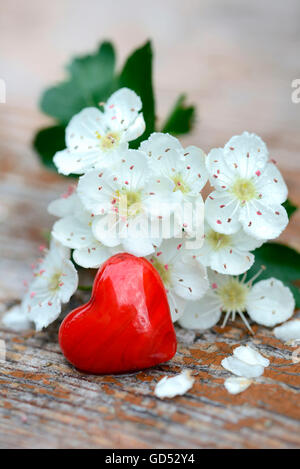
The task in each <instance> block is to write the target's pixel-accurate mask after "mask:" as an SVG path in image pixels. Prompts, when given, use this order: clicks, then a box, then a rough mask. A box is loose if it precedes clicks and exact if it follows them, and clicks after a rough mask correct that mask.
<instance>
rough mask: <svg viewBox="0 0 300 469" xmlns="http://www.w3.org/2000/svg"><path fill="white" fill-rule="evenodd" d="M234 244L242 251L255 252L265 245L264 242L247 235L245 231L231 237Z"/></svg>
mask: <svg viewBox="0 0 300 469" xmlns="http://www.w3.org/2000/svg"><path fill="white" fill-rule="evenodd" d="M231 239H232V244H233V246H235V247H236V248H237V249H239V250H240V251H254V249H257V248H259V247H260V246H262V245H263V243H264V241H263V240H261V239H257V238H254V237H253V236H249V235H247V234H246V233H245V232H244V230H240V231H238V232H237V233H234V234H232V235H231Z"/></svg>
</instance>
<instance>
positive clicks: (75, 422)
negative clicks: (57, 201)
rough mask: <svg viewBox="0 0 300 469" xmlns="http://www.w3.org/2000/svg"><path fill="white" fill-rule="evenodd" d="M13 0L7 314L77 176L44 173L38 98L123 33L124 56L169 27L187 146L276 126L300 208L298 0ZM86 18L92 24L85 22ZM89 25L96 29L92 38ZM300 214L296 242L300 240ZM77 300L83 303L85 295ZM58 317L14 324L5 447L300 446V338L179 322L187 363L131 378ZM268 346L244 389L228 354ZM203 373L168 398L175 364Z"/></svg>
mask: <svg viewBox="0 0 300 469" xmlns="http://www.w3.org/2000/svg"><path fill="white" fill-rule="evenodd" d="M88 3H89V8H87V2H86V1H84V0H52V2H51V3H45V2H40V1H38V0H28V1H27V2H20V1H17V0H2V2H1V15H0V42H1V51H0V63H1V69H0V78H2V79H4V80H5V82H6V84H7V103H6V104H0V315H1V314H2V313H3V312H4V311H5V310H6V309H7V308H8V307H9V305H11V304H13V303H14V302H15V301H16V300H18V299H20V298H21V296H22V294H23V291H24V286H23V281H24V280H27V279H28V278H30V275H31V272H30V264H31V263H33V262H34V260H35V259H36V257H37V256H38V246H39V245H40V244H41V243H42V242H43V233H44V232H45V231H47V230H49V229H50V228H51V226H52V223H53V221H54V219H53V218H52V217H51V216H50V215H49V214H47V212H46V206H47V204H48V202H49V201H50V200H52V199H54V198H56V197H57V196H58V195H59V194H60V193H62V192H64V191H65V189H66V185H67V184H68V182H67V181H66V180H65V179H63V178H61V177H59V176H58V175H55V174H52V173H49V172H47V171H45V170H44V169H42V168H41V166H40V165H39V163H38V160H37V158H36V156H35V155H34V153H33V151H32V149H31V141H32V138H33V135H34V132H35V131H36V130H37V129H38V128H40V127H43V126H45V125H48V124H50V123H51V120H50V119H48V118H46V117H45V116H42V115H41V114H40V113H39V111H38V109H37V103H38V98H39V96H40V94H41V92H42V90H43V89H44V88H45V87H47V86H48V85H49V84H51V83H53V82H55V81H57V80H59V79H61V78H62V77H63V65H64V64H65V63H66V61H67V60H69V57H70V56H71V55H72V54H74V53H78V52H79V53H84V52H86V51H88V50H93V49H95V47H96V45H97V43H98V42H99V41H100V40H103V39H104V38H109V39H110V38H111V39H112V40H113V41H114V42H115V44H116V46H117V49H118V51H119V55H120V57H119V63H121V62H122V61H123V60H124V58H125V57H126V55H128V53H129V52H130V51H131V50H132V49H133V48H135V47H136V46H137V45H139V44H141V43H143V42H144V41H145V40H146V39H148V38H149V37H151V38H153V41H154V47H155V51H156V60H155V73H154V78H155V83H156V95H157V98H158V100H157V101H158V109H157V114H158V118H159V122H162V120H163V118H164V116H165V115H166V114H167V112H168V109H169V108H170V106H171V104H172V103H173V101H175V99H176V97H177V96H178V94H179V93H180V92H182V91H186V92H187V94H188V96H189V99H190V101H192V102H194V103H195V104H196V105H197V107H198V109H199V112H198V120H197V122H196V126H195V130H194V132H193V134H192V135H191V136H189V137H185V138H184V139H183V140H184V142H186V143H188V144H190V143H193V144H196V145H199V146H200V147H202V148H203V149H204V150H205V151H207V150H209V148H211V147H214V146H223V145H224V143H225V142H226V141H227V140H228V138H230V136H231V135H233V134H236V133H240V132H242V131H243V130H245V129H247V130H249V131H255V132H257V133H258V134H260V135H261V136H262V137H263V139H264V140H265V141H266V142H267V144H268V147H269V148H270V153H271V155H272V157H274V158H275V159H276V160H277V161H278V164H279V167H280V169H282V170H283V174H284V176H285V178H286V181H287V184H288V186H289V190H290V196H291V198H292V200H294V201H295V202H297V203H298V204H300V186H299V177H300V164H299V151H300V145H299V124H300V104H298V105H296V104H294V103H292V101H291V82H292V80H293V79H295V78H299V46H300V24H299V21H298V18H299V13H300V4H299V2H298V1H297V0H285V2H283V3H280V2H277V3H276V4H275V3H274V2H273V0H265V1H264V2H260V1H259V0H254V1H252V2H251V3H249V2H248V3H247V4H246V2H240V1H239V0H226V1H225V0H213V1H211V0H209V1H208V0H202V1H199V0H189V1H188V2H182V1H181V0H163V1H162V0H153V1H152V2H150V3H149V2H148V3H147V2H142V3H141V2H138V1H137V0H127V1H126V2H123V0H115V1H114V2H111V3H109V2H108V3H107V2H104V1H102V0H101V1H99V0H89V2H88ZM83 18H84V22H83ZM78 31H80V32H82V31H84V33H83V34H82V33H80V34H78ZM299 225H300V214H298V215H296V216H295V217H293V220H292V222H291V223H290V226H289V228H288V229H287V230H286V232H285V233H284V234H283V236H282V237H281V239H282V240H284V241H285V242H288V243H290V244H291V245H293V246H294V247H296V248H300V241H299V236H298V234H299ZM84 300H85V298H83V297H82V296H77V297H76V298H75V299H74V301H73V302H72V304H71V306H70V307H73V306H74V302H75V303H76V302H77V303H78V302H80V301H84ZM56 329H57V326H54V327H53V328H52V329H51V330H50V331H47V332H43V333H39V334H34V333H28V334H15V333H12V332H9V331H7V330H4V329H3V328H2V329H0V340H4V341H5V344H6V348H7V359H6V361H2V362H1V364H0V447H1V448H30V447H32V448H81V447H82V448H96V447H108V448H112V447H114V448H136V447H140V448H154V447H157V448H161V447H168V448H181V447H182V448H184V447H188V448H197V447H201V448H206V447H213V448H224V447H225V448H294V447H295V448H296V447H297V448H299V447H300V436H299V435H300V431H299V430H300V428H299V427H300V424H299V422H300V406H299V390H300V378H299V376H300V369H299V364H297V363H296V364H294V363H293V362H292V353H293V351H294V350H295V349H293V348H291V347H288V346H285V345H283V344H282V343H281V342H279V341H278V340H276V339H275V338H274V337H273V335H272V332H271V331H270V330H268V329H264V328H257V329H256V335H255V337H254V338H251V337H249V336H248V334H247V331H246V330H245V328H244V327H243V325H241V324H240V323H237V324H234V325H232V324H230V325H229V326H228V327H227V328H226V329H225V331H223V330H221V329H220V328H215V329H213V330H212V331H208V332H206V333H205V334H202V335H199V334H198V335H195V334H194V333H192V332H184V331H183V330H180V329H178V337H179V349H178V353H177V355H176V357H175V358H174V360H172V362H170V363H168V364H165V365H162V366H159V367H157V368H155V369H151V370H148V371H144V372H140V373H136V374H132V375H126V376H106V377H96V376H87V375H83V374H81V373H79V372H78V371H76V370H75V369H74V368H72V367H70V366H69V365H68V364H67V363H66V362H65V360H64V358H63V356H62V355H61V353H60V350H59V346H58V343H57V333H56ZM244 343H253V344H254V345H255V346H256V347H257V348H258V349H259V350H260V351H261V352H262V353H263V354H265V355H266V356H267V357H268V358H269V359H270V360H271V366H270V367H269V368H268V369H266V371H265V374H264V376H263V377H261V378H259V379H258V380H257V381H256V383H255V384H253V385H252V386H251V387H250V388H249V389H248V390H247V391H246V392H244V393H242V394H240V395H238V396H231V395H229V394H228V393H227V391H226V390H225V388H224V387H223V382H224V379H225V378H226V377H227V376H228V373H226V372H225V370H223V369H222V367H221V366H220V362H221V360H222V358H224V357H225V356H227V355H229V354H230V353H231V352H232V349H233V348H234V347H235V346H236V345H239V344H244ZM182 368H190V369H191V370H192V371H193V373H194V374H195V377H196V383H195V386H194V387H193V389H192V390H191V391H190V392H189V393H188V394H187V395H185V396H182V397H177V398H175V399H173V400H170V401H160V400H158V399H156V398H155V397H154V395H153V388H154V385H155V383H156V382H157V381H158V380H159V379H160V378H161V377H162V376H164V375H173V374H174V373H176V372H179V371H180V370H181V369H182Z"/></svg>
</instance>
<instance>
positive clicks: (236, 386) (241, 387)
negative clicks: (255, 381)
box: [224, 377, 252, 394]
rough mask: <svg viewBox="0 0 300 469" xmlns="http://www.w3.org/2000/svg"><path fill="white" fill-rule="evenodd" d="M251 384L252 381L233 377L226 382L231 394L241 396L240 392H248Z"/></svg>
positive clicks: (225, 384)
mask: <svg viewBox="0 0 300 469" xmlns="http://www.w3.org/2000/svg"><path fill="white" fill-rule="evenodd" d="M251 383H252V380H251V379H247V378H242V377H240V378H239V377H231V378H227V379H226V380H225V382H224V386H225V388H226V389H227V391H228V392H229V393H230V394H239V393H240V392H243V391H246V389H248V388H249V386H250V385H251Z"/></svg>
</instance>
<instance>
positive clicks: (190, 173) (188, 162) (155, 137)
mask: <svg viewBox="0 0 300 469" xmlns="http://www.w3.org/2000/svg"><path fill="white" fill-rule="evenodd" d="M140 150H142V151H144V152H145V153H146V155H147V156H148V157H149V159H148V161H149V163H150V165H151V170H152V171H153V173H154V174H155V175H156V176H157V177H160V176H164V177H166V178H167V179H169V181H171V182H173V183H174V192H178V195H179V196H180V200H181V202H182V204H181V206H180V207H178V210H176V212H175V213H174V223H175V224H174V230H175V231H174V234H175V236H176V229H180V230H181V229H184V231H185V233H186V234H187V235H189V236H190V237H194V236H195V235H196V233H197V232H199V226H198V225H199V223H200V224H201V227H200V228H201V229H202V228H203V227H202V224H203V219H202V218H200V217H199V219H197V216H196V210H198V209H199V204H200V201H201V204H203V200H202V196H201V190H202V189H203V187H204V186H205V184H206V183H207V180H208V173H207V169H206V164H205V159H206V155H205V154H204V152H203V151H202V150H201V149H200V148H197V147H195V146H189V147H187V148H185V149H184V148H183V147H182V146H181V144H180V142H179V140H178V139H177V138H175V137H172V136H171V135H169V134H164V133H158V132H157V133H153V134H152V135H150V137H149V138H148V140H146V141H144V142H142V143H141V145H140ZM195 202H197V204H198V206H196V205H195ZM201 207H202V205H201ZM202 212H203V210H201V214H202Z"/></svg>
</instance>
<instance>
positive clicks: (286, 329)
mask: <svg viewBox="0 0 300 469" xmlns="http://www.w3.org/2000/svg"><path fill="white" fill-rule="evenodd" d="M273 332H274V334H275V337H277V339H280V340H282V341H283V342H288V341H290V340H300V319H293V320H292V321H289V322H286V323H285V324H283V325H282V326H279V327H275V329H274V330H273Z"/></svg>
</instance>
